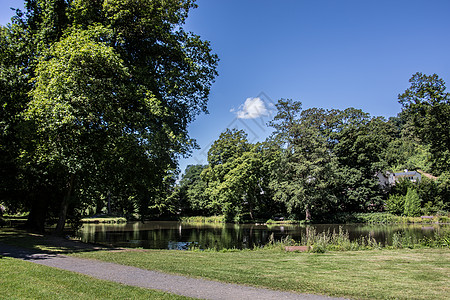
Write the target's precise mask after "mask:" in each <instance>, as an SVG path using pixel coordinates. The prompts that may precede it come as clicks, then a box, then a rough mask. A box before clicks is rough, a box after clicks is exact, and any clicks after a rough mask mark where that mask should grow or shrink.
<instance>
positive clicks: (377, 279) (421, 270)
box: [75, 248, 450, 299]
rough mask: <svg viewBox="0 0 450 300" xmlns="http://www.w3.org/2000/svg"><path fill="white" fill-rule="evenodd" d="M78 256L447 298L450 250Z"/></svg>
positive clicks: (353, 293)
mask: <svg viewBox="0 0 450 300" xmlns="http://www.w3.org/2000/svg"><path fill="white" fill-rule="evenodd" d="M75 255H76V256H78V257H84V258H92V259H99V260H103V261H109V262H115V263H119V264H125V265H130V266H136V267H139V268H143V269H150V270H159V271H162V272H167V273H177V274H182V275H188V276H193V277H204V278H209V279H213V280H219V281H225V282H233V283H241V284H247V285H253V286H259V287H268V288H272V289H277V290H286V291H296V292H301V293H313V294H326V295H329V296H342V297H350V298H356V299H446V298H447V297H448V295H449V294H450V277H449V274H450V250H449V249H448V248H444V249H402V250H372V251H348V252H328V253H326V254H316V253H292V252H284V251H281V250H280V249H279V248H274V249H270V250H267V249H265V250H252V251H250V250H248V251H233V252H214V251H211V252H209V251H204V252H200V251H196V252H192V251H168V250H150V251H146V252H119V253H118V252H116V253H112V252H108V251H99V252H90V253H77V254H75Z"/></svg>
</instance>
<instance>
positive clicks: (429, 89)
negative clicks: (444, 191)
mask: <svg viewBox="0 0 450 300" xmlns="http://www.w3.org/2000/svg"><path fill="white" fill-rule="evenodd" d="M409 82H410V83H411V86H410V87H409V88H408V89H407V90H406V91H405V92H404V93H403V94H400V95H399V96H398V98H399V102H400V103H401V104H402V106H403V112H404V114H406V116H407V117H408V118H409V120H410V121H411V122H412V124H413V128H414V131H415V133H416V135H417V137H419V138H420V139H421V141H422V143H424V144H426V145H429V151H430V152H431V154H432V163H433V166H432V167H433V172H434V173H435V174H436V175H439V174H441V173H443V172H448V170H449V167H450V93H448V92H446V86H445V82H444V80H442V79H441V78H439V76H438V75H436V74H433V75H425V74H422V73H416V74H414V75H413V76H412V77H411V79H410V80H409Z"/></svg>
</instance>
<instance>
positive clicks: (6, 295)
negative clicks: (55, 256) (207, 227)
mask: <svg viewBox="0 0 450 300" xmlns="http://www.w3.org/2000/svg"><path fill="white" fill-rule="evenodd" d="M0 291H1V292H0V299H71V300H72V299H179V300H181V299H190V298H187V297H183V296H177V295H173V294H168V293H164V292H159V291H154V290H148V289H144V288H138V287H132V286H126V285H122V284H119V283H115V282H110V281H105V280H100V279H95V278H92V277H90V276H87V275H82V274H78V273H74V272H69V271H65V270H60V269H56V268H51V267H47V266H43V265H38V264H35V263H31V262H27V261H23V260H19V259H14V258H9V257H3V258H0Z"/></svg>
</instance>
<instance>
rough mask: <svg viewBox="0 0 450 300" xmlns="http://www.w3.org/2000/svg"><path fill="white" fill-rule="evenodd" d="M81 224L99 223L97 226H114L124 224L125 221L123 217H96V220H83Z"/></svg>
mask: <svg viewBox="0 0 450 300" xmlns="http://www.w3.org/2000/svg"><path fill="white" fill-rule="evenodd" d="M80 222H81V223H99V224H115V223H126V222H127V219H126V218H124V217H96V218H83V219H81V220H80Z"/></svg>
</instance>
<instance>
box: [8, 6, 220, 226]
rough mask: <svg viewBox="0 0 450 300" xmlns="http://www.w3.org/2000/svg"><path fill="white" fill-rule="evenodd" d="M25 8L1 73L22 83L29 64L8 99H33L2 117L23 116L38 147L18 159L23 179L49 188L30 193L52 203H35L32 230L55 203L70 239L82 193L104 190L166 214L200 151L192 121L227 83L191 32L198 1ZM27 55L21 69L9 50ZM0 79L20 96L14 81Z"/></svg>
mask: <svg viewBox="0 0 450 300" xmlns="http://www.w3.org/2000/svg"><path fill="white" fill-rule="evenodd" d="M25 7H26V9H27V11H26V13H25V14H24V13H22V12H20V11H19V12H18V14H17V17H16V18H15V19H14V20H15V21H14V24H13V25H12V26H10V27H8V28H2V39H3V40H7V41H8V47H7V48H1V51H2V52H1V53H0V55H1V63H2V70H3V68H4V67H5V68H6V67H8V68H9V69H10V70H12V71H14V70H16V71H14V72H15V74H19V75H20V72H18V71H17V70H21V69H20V67H22V66H23V71H21V72H23V75H22V76H18V78H25V79H26V80H25V79H24V80H22V79H21V80H22V81H20V82H19V83H18V84H16V85H14V88H19V91H20V92H16V91H14V92H8V93H7V97H5V98H2V101H4V102H6V103H7V104H8V105H10V104H11V105H12V103H15V102H16V101H19V99H20V101H22V102H21V103H23V104H22V105H21V106H19V107H18V108H17V109H13V110H12V111H11V112H10V113H9V114H8V115H5V116H3V115H2V122H5V123H7V124H10V123H11V122H10V120H9V119H8V118H17V117H18V116H19V119H20V117H23V121H19V123H20V124H19V125H20V126H18V127H21V128H23V129H22V131H21V139H22V140H26V141H27V142H26V143H25V144H24V145H21V146H20V147H19V150H20V151H16V152H9V153H10V154H11V155H10V156H12V157H13V158H14V159H11V160H14V161H17V162H18V166H17V165H16V166H15V167H16V168H17V169H19V170H21V174H22V175H21V174H19V176H25V175H26V174H28V175H27V176H26V178H30V180H29V181H30V182H38V184H37V185H36V186H35V187H34V188H28V191H27V192H28V193H31V189H33V190H34V191H33V192H32V194H43V195H45V196H41V197H38V198H39V199H41V200H42V199H50V200H45V201H36V199H37V198H35V199H34V200H33V199H31V201H30V202H31V203H29V204H28V205H29V206H31V210H32V211H31V214H30V216H31V217H30V219H35V221H36V222H30V223H32V224H30V225H31V226H32V227H38V228H37V229H38V230H42V229H43V222H42V220H43V219H45V212H46V211H47V207H50V208H51V209H50V211H53V210H55V207H60V209H59V216H60V217H59V220H60V221H59V224H58V231H61V230H62V227H63V225H64V223H65V216H66V213H67V210H68V209H69V208H70V207H71V206H72V207H73V208H80V207H84V206H85V204H88V203H86V199H81V198H80V196H81V195H87V194H86V193H87V191H90V190H91V192H89V194H91V195H92V194H95V193H93V192H92V185H94V184H95V185H97V184H98V186H96V188H95V189H96V190H97V194H99V192H102V193H103V194H107V193H113V194H114V195H115V197H116V198H117V197H118V198H121V199H128V200H125V201H129V199H134V200H132V201H133V202H134V204H133V205H132V206H133V207H137V208H139V210H140V212H141V213H143V214H145V213H147V212H149V211H154V209H155V207H159V208H158V209H160V210H161V209H162V208H161V207H163V206H164V205H162V204H161V203H164V201H162V200H161V199H162V198H165V197H166V196H163V197H162V195H167V193H168V191H169V190H170V188H168V186H170V185H171V184H173V180H172V179H171V178H173V176H172V173H173V170H174V169H175V168H176V159H177V158H178V157H179V156H180V155H187V154H188V153H189V151H190V149H192V147H193V146H195V142H194V141H193V140H191V139H190V137H189V136H188V133H187V125H188V124H189V122H191V121H192V120H193V119H194V118H195V116H196V115H197V114H198V113H200V112H202V111H206V102H207V98H208V95H209V90H210V87H211V84H212V82H213V80H214V77H215V76H216V75H217V73H216V66H217V56H216V55H214V54H212V53H211V49H210V46H209V43H208V42H206V41H202V40H201V39H200V37H199V36H197V35H194V34H192V33H186V32H185V31H183V29H182V25H183V24H184V21H185V19H186V17H187V15H188V12H189V10H190V9H192V8H194V7H195V4H194V2H193V1H188V0H186V1H146V2H142V1H134V0H111V1H89V2H86V1H81V0H74V1H64V0H28V1H25ZM14 30H16V31H20V32H22V33H23V36H24V37H26V39H19V38H17V37H18V34H15V33H14ZM10 36H11V37H14V38H10ZM22 44H25V46H22ZM20 47H22V48H23V49H25V50H26V51H25V50H24V51H22V52H23V53H25V54H24V57H25V58H26V60H25V59H20V60H17V61H15V60H14V59H12V58H14V56H13V55H11V54H10V53H9V52H8V49H9V48H11V49H14V48H20ZM11 57H12V58H11ZM1 76H2V78H1V80H0V83H1V84H2V88H3V87H5V89H7V91H8V89H9V91H13V88H9V87H7V86H6V83H7V79H8V77H7V76H11V75H8V74H6V73H4V74H3V73H2V74H1ZM30 78H33V80H32V81H31V84H30V81H29V79H30ZM21 82H26V83H27V85H24V84H22V83H21ZM2 94H3V93H2ZM18 103H20V102H18ZM2 124H3V123H2ZM2 126H3V125H2ZM10 132H11V131H10ZM5 136H6V135H5ZM11 136H13V137H15V136H17V135H15V134H14V133H11V134H9V133H8V138H7V139H6V138H5V140H6V141H11V140H14V139H13V138H10V137H11ZM24 137H26V138H25V139H24ZM3 145H4V142H3V139H2V148H3ZM18 154H20V155H18ZM17 157H18V158H20V159H18V160H15V158H17ZM5 164H6V162H5ZM24 174H25V175H24ZM30 174H31V175H30ZM32 179H36V180H32ZM171 182H172V183H171ZM2 185H3V182H2ZM122 189H123V190H126V191H127V193H129V194H128V195H123V196H122V195H120V194H121V192H120V191H121V190H122ZM158 203H160V204H161V205H160V204H158ZM122 206H123V205H122ZM130 209H131V208H130ZM56 210H58V209H56ZM37 211H40V213H37ZM43 212H44V213H43Z"/></svg>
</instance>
